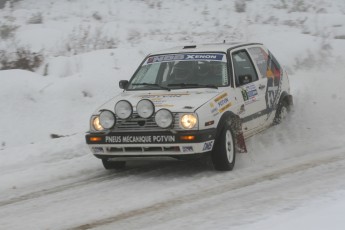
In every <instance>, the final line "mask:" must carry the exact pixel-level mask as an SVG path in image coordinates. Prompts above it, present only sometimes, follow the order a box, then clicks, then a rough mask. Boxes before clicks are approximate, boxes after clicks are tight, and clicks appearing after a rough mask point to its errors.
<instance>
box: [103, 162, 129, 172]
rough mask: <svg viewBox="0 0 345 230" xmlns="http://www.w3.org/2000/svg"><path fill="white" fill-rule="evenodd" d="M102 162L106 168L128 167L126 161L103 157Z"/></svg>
mask: <svg viewBox="0 0 345 230" xmlns="http://www.w3.org/2000/svg"><path fill="white" fill-rule="evenodd" d="M102 163H103V166H104V168H105V169H107V170H110V169H123V168H125V167H126V161H111V160H109V159H102Z"/></svg>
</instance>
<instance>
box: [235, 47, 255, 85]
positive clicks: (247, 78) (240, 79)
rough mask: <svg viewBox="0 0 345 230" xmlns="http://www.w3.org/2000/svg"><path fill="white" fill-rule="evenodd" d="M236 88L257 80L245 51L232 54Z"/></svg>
mask: <svg viewBox="0 0 345 230" xmlns="http://www.w3.org/2000/svg"><path fill="white" fill-rule="evenodd" d="M232 60H233V65H234V72H235V82H236V86H241V85H245V84H248V83H250V82H253V81H257V80H258V75H257V73H256V70H255V68H254V65H253V63H252V61H251V59H250V57H249V55H248V53H247V51H245V50H240V51H237V52H235V53H233V54H232Z"/></svg>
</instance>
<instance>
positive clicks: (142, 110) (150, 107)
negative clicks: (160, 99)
mask: <svg viewBox="0 0 345 230" xmlns="http://www.w3.org/2000/svg"><path fill="white" fill-rule="evenodd" d="M137 113H138V115H139V116H140V117H142V118H149V117H151V116H152V115H153V114H154V113H155V105H154V104H153V102H152V101H150V100H148V99H142V100H141V101H139V102H138V104H137Z"/></svg>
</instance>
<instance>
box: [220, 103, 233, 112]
mask: <svg viewBox="0 0 345 230" xmlns="http://www.w3.org/2000/svg"><path fill="white" fill-rule="evenodd" d="M231 105H232V104H231V102H229V103H228V104H226V105H224V106H223V107H222V108H220V109H219V110H218V111H219V112H220V113H222V112H224V111H225V110H227V109H228V108H230V106H231Z"/></svg>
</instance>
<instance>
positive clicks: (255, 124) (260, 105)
mask: <svg viewBox="0 0 345 230" xmlns="http://www.w3.org/2000/svg"><path fill="white" fill-rule="evenodd" d="M231 59H232V64H233V76H234V82H235V90H236V91H237V92H236V94H237V95H241V96H242V98H243V101H244V105H243V111H242V112H241V114H240V117H241V119H242V124H243V125H242V126H243V130H244V134H245V136H250V135H251V134H252V133H254V132H256V131H257V130H258V129H260V127H261V126H262V123H263V122H264V119H263V118H262V116H263V115H264V112H265V109H266V101H265V96H266V82H267V80H266V79H262V78H261V75H260V74H258V72H257V69H256V66H255V64H254V62H253V61H252V59H251V57H250V55H249V53H248V51H247V50H246V49H240V50H234V51H233V52H232V53H231Z"/></svg>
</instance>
